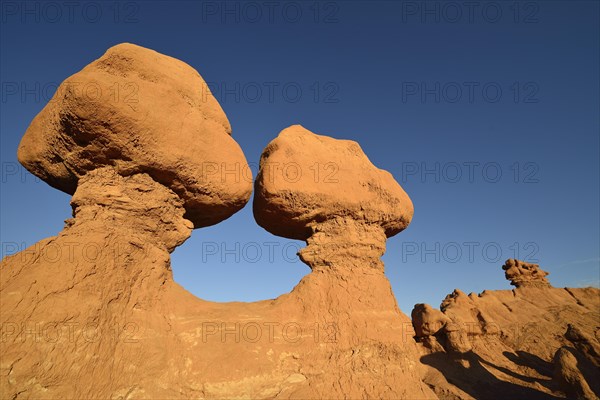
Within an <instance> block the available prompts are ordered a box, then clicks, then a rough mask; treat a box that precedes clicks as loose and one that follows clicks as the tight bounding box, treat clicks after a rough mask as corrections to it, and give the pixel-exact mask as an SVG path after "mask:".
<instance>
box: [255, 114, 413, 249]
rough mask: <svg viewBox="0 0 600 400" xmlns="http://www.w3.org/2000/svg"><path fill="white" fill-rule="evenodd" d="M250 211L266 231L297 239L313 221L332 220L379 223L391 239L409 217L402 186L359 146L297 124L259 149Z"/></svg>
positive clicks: (410, 212)
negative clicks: (260, 151) (262, 148)
mask: <svg viewBox="0 0 600 400" xmlns="http://www.w3.org/2000/svg"><path fill="white" fill-rule="evenodd" d="M253 209H254V217H255V219H256V221H257V222H258V224H259V225H260V226H262V227H263V228H265V229H266V230H267V231H269V232H271V233H273V234H275V235H278V236H283V237H287V238H291V239H301V240H302V239H307V238H308V237H310V235H311V232H312V230H311V226H312V225H314V224H315V223H320V222H324V221H327V220H330V219H334V218H336V217H345V218H351V219H354V220H357V221H361V222H366V223H369V224H378V225H380V226H381V227H382V228H383V229H384V231H385V234H386V235H387V237H390V236H393V235H395V234H397V233H398V232H400V231H402V230H403V229H405V228H406V227H407V226H408V224H409V223H410V220H411V218H412V216H413V205H412V202H411V200H410V198H409V197H408V195H407V194H406V193H405V192H404V190H403V189H402V187H400V185H399V184H398V182H396V181H395V180H394V177H393V176H392V175H391V174H390V173H389V172H387V171H384V170H381V169H379V168H377V167H375V166H374V165H373V164H372V163H371V161H369V159H368V158H367V156H366V155H365V153H364V152H363V151H362V149H361V148H360V146H359V145H358V143H356V142H354V141H351V140H339V139H334V138H331V137H328V136H322V135H317V134H314V133H312V132H310V131H309V130H307V129H305V128H303V127H302V126H300V125H294V126H291V127H289V128H286V129H284V130H283V131H281V133H280V134H279V136H278V137H277V138H275V139H274V140H273V141H272V142H271V143H269V144H268V145H267V147H266V148H265V150H264V151H263V154H262V156H261V159H260V169H259V172H258V175H257V177H256V183H255V196H254V204H253Z"/></svg>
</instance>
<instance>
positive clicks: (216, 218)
mask: <svg viewBox="0 0 600 400" xmlns="http://www.w3.org/2000/svg"><path fill="white" fill-rule="evenodd" d="M230 135H231V127H230V125H229V121H228V120H227V117H226V116H225V113H224V112H223V110H222V109H221V106H220V105H219V103H218V102H217V100H216V99H215V98H214V97H213V95H212V94H211V92H210V90H209V89H208V86H207V84H206V83H205V82H204V80H203V79H202V77H201V76H200V75H199V74H198V72H197V71H196V70H194V69H193V68H192V67H190V66H189V65H188V64H186V63H184V62H183V61H180V60H177V59H175V58H172V57H169V56H165V55H163V54H160V53H157V52H155V51H153V50H150V49H146V48H143V47H140V46H136V45H133V44H128V43H124V44H119V45H117V46H114V47H111V48H110V49H108V51H107V52H106V53H105V54H104V55H103V56H102V57H100V58H99V59H98V60H96V61H94V62H92V63H91V64H89V65H87V66H86V67H85V68H83V69H82V70H81V71H79V72H78V73H76V74H75V75H72V76H71V77H69V78H67V79H66V80H65V81H64V82H63V83H62V84H61V85H60V86H59V87H58V88H57V90H56V93H55V95H54V96H53V97H52V99H51V100H50V102H49V103H48V104H47V105H46V107H44V109H43V110H42V111H41V112H40V113H39V114H38V115H37V116H36V117H35V118H34V120H33V121H32V122H31V125H30V126H29V128H28V129H27V132H25V136H24V137H23V139H22V140H21V144H20V145H19V150H18V158H19V161H20V162H21V164H23V165H24V166H25V168H27V169H28V170H29V171H30V172H32V173H33V174H34V175H37V176H38V177H40V178H41V179H43V180H45V181H46V182H47V183H49V184H50V185H51V186H53V187H55V188H57V189H60V190H62V191H64V192H67V193H70V194H73V193H74V192H75V189H76V187H77V182H78V180H79V178H80V177H82V176H84V175H85V174H86V173H87V172H89V171H92V170H94V169H96V168H100V167H104V166H112V167H114V168H115V169H116V171H117V172H118V173H119V174H121V175H123V176H127V175H131V174H135V173H147V174H148V175H150V176H151V177H152V179H154V180H155V181H157V182H159V183H162V184H163V185H165V186H167V187H169V188H170V189H171V190H173V191H174V192H175V193H177V195H178V196H179V197H180V198H181V199H182V200H183V201H184V207H185V209H186V214H185V217H186V218H187V219H189V220H191V221H192V222H193V223H194V227H195V228H199V227H202V226H208V225H213V224H215V223H217V222H220V221H222V220H224V219H226V218H228V217H229V216H231V215H232V214H233V213H235V212H236V211H238V210H239V209H240V208H242V207H243V206H244V204H246V202H247V201H248V199H249V197H250V194H251V191H252V182H251V180H250V179H248V178H247V177H248V172H247V168H248V166H247V163H246V159H245V157H244V154H243V153H242V150H241V149H240V147H239V145H238V144H237V143H236V142H235V140H233V139H232V137H231V136H230Z"/></svg>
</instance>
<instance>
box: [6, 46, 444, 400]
mask: <svg viewBox="0 0 600 400" xmlns="http://www.w3.org/2000/svg"><path fill="white" fill-rule="evenodd" d="M69 79H71V80H78V81H82V82H84V83H86V82H97V83H98V85H100V86H101V87H102V88H105V87H109V86H110V84H111V83H113V82H120V83H123V81H122V80H121V79H125V81H127V80H132V81H134V82H137V83H138V84H139V90H140V95H139V98H140V102H139V104H137V105H133V106H131V107H130V105H125V106H117V105H114V104H110V103H109V101H108V99H105V98H103V99H102V101H101V102H99V103H101V104H96V105H91V104H88V103H89V102H87V101H86V99H85V98H82V97H81V96H78V95H77V94H76V93H72V92H70V91H69V90H67V91H66V93H65V94H57V96H56V98H55V99H53V101H52V102H51V103H50V104H48V106H47V107H46V108H44V110H42V112H41V113H40V115H39V116H38V117H36V119H35V120H34V122H33V123H32V125H31V127H30V128H29V130H28V131H27V133H26V135H25V137H24V139H23V142H22V144H21V146H20V149H19V158H20V160H21V161H22V162H23V164H24V165H25V166H26V167H27V168H28V169H30V170H31V171H32V172H33V173H35V174H36V175H38V176H40V177H42V178H43V179H45V180H46V181H47V182H48V183H50V184H51V185H53V186H55V187H58V188H60V189H61V190H65V191H67V192H70V193H71V192H73V198H72V200H71V205H72V207H73V218H71V219H69V220H67V221H66V224H65V228H64V229H63V231H62V232H60V233H59V234H58V235H57V236H56V237H52V238H48V239H45V240H43V241H41V242H39V243H37V244H36V245H34V246H32V247H30V248H28V249H27V250H25V251H23V252H21V253H18V254H16V255H13V256H10V257H6V258H5V259H4V260H2V265H1V266H0V268H1V271H2V274H1V277H0V300H1V302H0V303H1V311H2V312H1V313H0V322H1V324H2V341H1V342H0V352H1V353H2V362H1V365H0V392H1V393H0V394H1V397H2V398H11V399H18V398H86V399H93V398H98V399H106V398H127V399H129V398H161V399H165V398H169V399H173V398H181V399H187V398H253V399H254V398H299V399H307V398H361V397H363V398H366V397H370V398H393V399H396V398H432V397H434V394H433V392H432V391H431V390H430V388H429V387H427V386H426V385H425V384H424V383H423V382H422V375H423V373H424V368H423V366H422V365H421V364H419V362H418V356H419V354H418V347H417V343H416V342H415V340H414V339H413V337H412V336H413V334H412V329H411V322H410V319H408V317H406V316H405V315H404V314H402V313H401V312H400V310H399V309H398V307H397V305H396V301H395V299H394V296H393V294H392V291H391V287H390V285H389V282H388V281H387V279H386V278H385V275H384V271H383V263H382V262H381V260H380V257H381V255H382V254H383V252H384V250H385V240H386V237H387V236H390V235H392V234H395V233H397V232H398V231H399V230H401V229H403V228H405V227H406V225H408V223H409V222H410V217H411V216H412V205H411V203H410V200H409V199H408V197H407V196H406V194H405V193H404V192H403V191H402V189H401V188H400V187H399V185H398V184H397V183H396V182H395V181H394V180H393V179H392V178H391V176H390V175H389V174H387V173H385V172H383V171H380V170H378V169H377V168H375V167H374V166H373V165H372V164H371V163H370V162H369V161H368V160H367V158H366V156H364V154H363V153H362V151H360V148H359V147H358V145H356V144H352V143H350V142H345V141H336V140H334V139H331V138H325V137H320V139H319V140H321V141H323V142H324V145H323V146H322V147H321V148H320V151H321V153H320V154H318V155H317V156H318V157H323V156H324V154H326V153H331V154H333V153H334V152H335V151H338V150H339V149H344V148H346V149H347V151H345V152H344V153H342V154H340V155H337V156H336V157H337V158H336V160H338V161H339V163H340V165H344V167H343V172H342V171H340V178H342V179H344V183H345V184H348V185H350V187H351V188H352V189H353V190H357V191H360V193H361V195H360V196H362V195H364V196H368V200H369V201H367V202H364V201H363V200H362V199H361V198H360V196H356V193H354V194H352V193H344V192H343V191H339V192H337V193H336V192H335V191H333V192H332V191H331V190H329V189H328V187H327V186H323V185H327V184H328V183H323V184H319V183H315V184H314V185H312V186H310V187H305V186H301V185H297V186H287V189H286V190H287V192H286V193H287V194H286V195H285V196H288V197H287V198H289V199H290V200H291V202H288V203H286V202H285V199H284V198H285V196H284V197H277V196H278V195H279V194H278V193H280V192H278V191H275V192H274V193H276V196H274V197H273V196H271V197H269V196H267V195H266V194H265V192H264V191H262V190H260V191H259V192H258V193H257V197H256V203H257V204H258V205H262V206H264V211H265V212H269V213H270V216H271V217H273V218H274V220H281V221H283V223H282V226H285V225H286V224H287V223H288V222H289V226H290V228H289V229H290V231H291V232H295V233H294V235H300V234H299V232H300V231H302V232H305V233H303V234H304V235H305V238H306V239H307V242H308V247H307V248H306V249H304V250H303V251H302V255H301V257H302V259H303V260H304V261H305V262H306V263H308V265H309V266H310V267H311V268H312V272H311V273H310V274H308V275H307V276H306V277H304V278H303V279H302V281H301V282H300V283H299V284H298V285H297V286H296V287H295V288H294V290H293V291H292V292H291V293H288V294H285V295H283V296H280V297H279V298H277V299H273V300H267V301H260V302H255V303H236V302H234V303H213V302H208V301H203V300H201V299H199V298H196V297H194V296H192V295H191V294H189V293H188V292H186V291H185V290H184V289H183V288H181V287H180V286H179V285H178V284H176V283H175V282H174V281H173V278H172V272H171V269H170V257H169V253H170V252H171V251H173V249H174V248H175V247H176V246H177V245H179V244H181V243H183V242H184V241H185V240H186V239H187V238H188V237H189V235H190V234H191V232H192V228H194V227H195V228H198V227H200V226H204V225H208V224H210V223H215V222H217V221H219V220H221V219H223V218H226V217H227V216H229V215H231V214H232V213H234V212H235V211H236V210H237V209H239V207H240V206H241V205H242V204H243V203H244V201H246V199H247V198H248V193H249V188H247V187H246V186H245V184H244V183H243V182H237V183H233V184H230V183H225V182H222V181H220V180H219V179H218V178H220V176H218V177H215V176H212V177H208V179H202V178H203V175H202V172H203V170H202V166H203V165H204V164H205V163H207V162H208V163H213V162H236V163H237V162H239V163H245V160H244V157H243V154H242V153H241V151H240V150H239V147H238V146H237V145H236V144H235V142H234V141H233V139H231V137H230V136H229V134H228V133H229V132H228V131H229V126H228V124H227V122H226V121H227V120H226V118H225V116H224V115H223V114H222V112H221V110H220V108H219V107H218V105H217V104H216V103H214V102H212V101H213V100H210V101H209V100H207V101H206V102H205V103H203V102H201V98H199V97H198V92H200V91H201V89H202V80H201V79H200V78H199V76H198V75H197V74H195V73H194V72H193V71H192V70H191V69H190V68H189V67H188V66H186V65H185V64H183V63H181V62H179V61H176V60H173V59H170V58H168V57H166V56H162V55H159V54H157V53H154V52H152V51H149V50H146V49H142V48H139V47H137V46H133V45H119V46H116V47H115V48H113V49H111V50H109V51H108V52H107V54H106V55H105V56H103V57H102V58H101V59H100V60H98V61H96V62H94V63H92V64H91V65H90V66H88V67H86V68H85V69H84V70H83V71H82V72H80V73H78V74H76V75H75V76H74V77H72V78H69ZM68 81H69V80H68ZM59 92H60V91H59ZM211 102H212V103H211ZM294 129H297V128H293V129H292V130H294ZM311 135H313V134H304V136H305V138H306V140H307V141H308V140H312V139H313V138H311V137H310V136H311ZM284 136H285V135H284ZM315 137H316V135H315ZM280 139H281V138H280ZM290 139H292V136H291V135H290ZM166 143H168V144H169V146H170V147H166V146H165V144H166ZM277 143H278V145H279V146H280V148H282V149H285V148H286V146H288V145H289V144H290V143H288V142H286V140H278V142H277ZM315 149H316V148H315ZM284 151H286V150H284ZM270 154H274V155H278V153H277V152H276V151H274V146H272V145H271V146H268V148H267V151H266V153H265V154H264V155H263V157H262V159H263V160H266V162H270V161H269V160H270V156H269V155H270ZM312 157H313V156H312V155H311V154H305V155H304V156H298V157H295V158H294V162H297V163H298V164H299V166H300V167H301V168H302V169H304V168H307V167H308V166H310V165H311V164H312V163H314V161H315V159H314V158H312ZM264 167H265V164H264V163H263V164H262V168H261V171H260V174H261V175H264V173H265V169H264ZM230 169H231V168H229V169H228V170H230ZM274 179H275V180H274V181H273V182H272V186H270V188H281V187H286V185H287V183H288V182H287V181H282V180H281V179H280V178H277V177H276V178H274ZM261 182H262V181H261ZM257 187H259V188H261V184H260V183H257ZM328 190H329V191H328ZM319 192H323V193H327V194H328V196H327V197H326V199H327V201H329V203H324V202H321V203H320V206H321V208H320V209H319V210H320V211H319V212H318V213H317V214H315V215H310V213H308V212H307V204H303V203H301V202H299V201H298V202H297V203H295V204H296V205H297V208H296V211H294V207H296V206H295V205H294V201H296V200H300V199H309V200H310V199H311V196H313V195H315V194H318V193H319ZM353 196H354V197H353ZM294 199H296V200H294ZM313 200H314V199H313ZM308 206H311V205H310V204H309V205H308ZM278 207H279V208H278ZM255 210H258V211H259V212H260V210H261V207H260V206H257V205H256V204H255ZM278 212H279V213H280V214H279V215H278V214H277V213H278ZM257 215H258V214H257ZM296 216H297V218H296ZM265 221H268V219H267V220H264V221H263V225H264V226H270V225H268V222H265ZM192 222H193V224H192ZM274 230H276V229H274ZM282 233H285V232H282ZM338 244H339V245H340V246H337V245H338ZM334 245H335V246H334Z"/></svg>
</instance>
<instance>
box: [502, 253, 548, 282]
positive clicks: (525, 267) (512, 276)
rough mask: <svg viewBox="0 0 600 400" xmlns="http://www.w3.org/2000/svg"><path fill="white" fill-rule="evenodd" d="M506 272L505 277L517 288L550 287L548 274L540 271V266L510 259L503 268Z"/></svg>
mask: <svg viewBox="0 0 600 400" xmlns="http://www.w3.org/2000/svg"><path fill="white" fill-rule="evenodd" d="M502 269H503V270H504V271H505V272H504V276H505V277H506V279H508V280H509V281H510V284H511V285H513V286H515V287H525V286H527V287H539V288H546V287H550V282H548V279H546V276H547V275H548V273H547V272H546V271H543V270H542V269H540V266H539V265H538V264H531V263H527V262H524V261H520V260H515V259H513V258H510V259H508V260H506V263H505V264H504V265H503V266H502Z"/></svg>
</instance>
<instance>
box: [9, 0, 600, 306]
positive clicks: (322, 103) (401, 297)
mask: <svg viewBox="0 0 600 400" xmlns="http://www.w3.org/2000/svg"><path fill="white" fill-rule="evenodd" d="M65 3H66V4H65ZM49 4H50V5H49ZM69 4H71V3H69V2H26V3H25V2H20V1H19V2H10V1H3V2H2V3H1V7H2V8H1V12H2V14H1V18H2V20H1V23H2V25H1V39H0V43H1V46H0V48H1V50H0V51H1V61H0V67H1V82H2V102H1V107H2V109H1V123H0V130H1V136H0V140H1V145H2V149H1V157H2V191H1V236H2V237H1V241H2V253H3V255H5V254H10V253H12V252H14V248H15V243H17V244H18V245H19V246H21V245H22V244H25V245H31V244H33V243H35V242H36V241H38V240H40V239H42V238H45V237H48V236H52V235H55V234H57V233H58V232H59V231H60V230H61V229H62V226H63V220H64V219H66V218H68V217H69V216H70V211H71V210H70V207H69V197H68V196H67V195H66V194H63V193H60V192H58V191H57V190H55V189H52V188H50V187H49V186H48V185H46V184H45V183H43V182H40V181H37V180H35V179H34V178H33V176H32V175H29V174H27V173H25V172H23V170H22V168H17V169H15V168H16V149H17V146H18V143H19V140H20V138H21V136H22V134H23V133H24V131H25V130H26V128H27V126H28V124H29V123H30V121H31V120H32V118H33V117H34V116H35V115H36V114H37V113H38V112H39V111H40V110H41V109H42V108H43V107H44V104H45V103H46V101H47V99H49V97H50V96H51V95H52V93H53V92H54V89H55V88H56V84H58V83H60V82H62V81H63V80H64V79H65V78H66V77H68V76H69V75H71V74H73V73H75V72H77V71H78V70H80V69H81V68H82V67H84V66H85V65H86V64H88V63H89V62H91V61H92V60H94V59H96V58H98V57H99V56H101V55H102V53H103V52H104V51H105V50H106V49H107V48H108V47H110V46H112V45H114V44H117V43H120V42H132V43H136V44H139V45H142V46H146V47H149V48H152V49H155V50H157V51H159V52H162V53H164V54H167V55H170V56H173V57H176V58H179V59H181V60H184V61H186V62H187V63H189V64H190V65H192V66H193V67H195V68H196V69H197V70H198V71H199V72H200V73H201V74H202V75H203V77H204V78H205V80H207V81H208V82H210V83H211V84H212V86H213V88H215V95H216V97H217V99H219V100H220V102H221V104H222V107H223V109H224V110H225V112H226V113H227V116H228V117H229V120H230V122H231V125H232V127H233V136H234V138H235V139H236V140H237V141H238V143H239V144H240V145H241V147H242V148H243V150H244V152H245V154H246V157H247V159H248V161H249V162H250V163H253V165H256V163H257V162H258V159H259V157H260V154H261V151H262V149H263V148H264V146H265V145H266V144H267V143H268V142H269V141H270V140H272V139H273V138H274V137H275V136H276V135H277V134H278V133H279V131H280V130H282V129H283V128H285V127H287V126H289V125H291V124H297V123H300V124H302V125H304V126H305V127H307V128H308V129H310V130H312V131H314V132H317V133H322V134H327V135H330V136H333V137H337V138H347V139H353V140H356V141H358V142H359V143H360V144H361V146H362V147H363V149H364V151H365V152H366V154H367V155H368V156H369V157H370V159H371V160H372V161H373V162H374V164H375V165H377V166H379V167H380V168H384V169H386V170H388V171H390V172H391V173H392V174H393V175H394V176H395V177H396V179H397V180H398V181H399V182H400V183H401V184H402V186H403V187H404V189H405V190H406V192H407V193H408V194H409V195H410V196H411V198H412V199H413V202H414V204H415V217H414V220H413V222H412V224H411V225H410V226H409V228H408V229H407V230H406V231H404V232H402V233H400V234H399V235H397V236H396V237H394V238H392V239H390V240H388V251H387V253H386V255H385V256H384V261H385V263H386V274H387V276H388V277H389V279H390V281H391V282H392V286H393V289H394V293H395V294H396V297H397V299H398V303H399V305H400V307H401V308H402V310H403V311H404V312H406V313H409V312H410V311H411V309H412V306H413V305H414V304H415V303H418V302H427V303H430V304H432V305H434V306H436V307H437V306H438V305H439V303H440V301H441V300H442V299H443V298H444V296H445V295H446V294H447V293H450V292H451V291H452V290H453V289H454V288H460V289H462V290H463V291H465V292H480V291H482V290H484V289H505V288H509V285H508V282H506V281H505V280H504V276H503V271H502V270H501V268H500V266H501V265H502V263H503V261H504V260H505V259H506V258H509V257H513V256H515V255H517V256H518V257H519V258H522V259H526V260H534V261H535V260H538V261H539V262H540V263H541V265H542V267H543V268H544V269H546V270H548V271H549V272H550V276H549V279H550V281H551V282H552V283H553V284H554V285H555V286H558V287H563V286H575V287H577V286H587V285H598V281H599V275H600V266H599V242H600V234H599V225H600V220H599V181H600V179H599V178H600V177H599V169H600V166H599V115H598V113H599V109H600V104H599V91H600V90H599V77H598V75H599V74H598V71H599V70H600V65H599V37H600V32H599V27H598V26H599V22H598V21H600V15H599V3H598V2H597V1H537V2H536V1H534V2H516V3H515V2H512V1H498V2H477V1H476V2H471V3H469V4H473V5H472V6H466V5H465V4H464V2H450V3H447V2H437V1H429V2H421V1H418V2H412V1H398V2H391V1H389V2H385V1H382V2H378V1H343V2H342V1H338V2H313V1H296V2H283V3H277V2H275V3H273V2H271V3H269V2H260V1H259V2H236V1H230V2H221V1H216V2H215V1H199V2H191V1H147V2H135V1H131V2H112V1H110V2H83V3H80V4H79V5H77V6H70V5H69ZM270 4H272V5H270ZM448 4H449V5H448ZM515 4H516V6H515ZM174 145H177V144H176V143H174ZM254 170H256V168H254ZM302 245H303V243H302V242H297V241H289V240H285V239H282V238H278V237H275V236H273V235H271V234H269V233H267V232H266V231H264V230H263V229H262V228H260V227H259V226H258V225H257V224H256V223H255V221H254V218H253V216H252V209H251V204H248V205H247V206H246V207H245V208H244V209H243V210H242V211H240V212H239V213H237V214H235V215H234V216H233V217H231V218H230V219H228V220H226V221H225V222H223V223H221V224H219V225H217V226H213V227H210V228H207V229H200V230H196V231H194V233H193V235H192V237H191V238H190V239H189V240H188V241H187V242H186V243H185V244H184V245H183V246H181V247H180V248H178V249H177V250H176V251H175V253H174V254H173V257H172V264H173V270H174V274H175V280H176V281H178V282H179V283H181V284H182V285H183V286H184V287H185V288H187V289H188V290H190V291H191V292H192V293H194V294H196V295H197V296H199V297H202V298H205V299H209V300H215V301H230V300H242V301H253V300H259V299H267V298H273V297H276V296H278V295H280V294H283V293H285V292H288V291H289V290H291V288H292V287H293V286H294V285H295V284H296V283H297V282H298V281H299V280H300V278H301V277H302V276H303V275H305V274H306V273H308V272H309V270H308V267H306V266H305V265H304V264H302V263H300V262H299V261H296V258H295V256H294V253H295V251H296V250H297V249H298V248H299V246H302ZM236 249H237V250H236ZM215 253H216V254H215Z"/></svg>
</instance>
